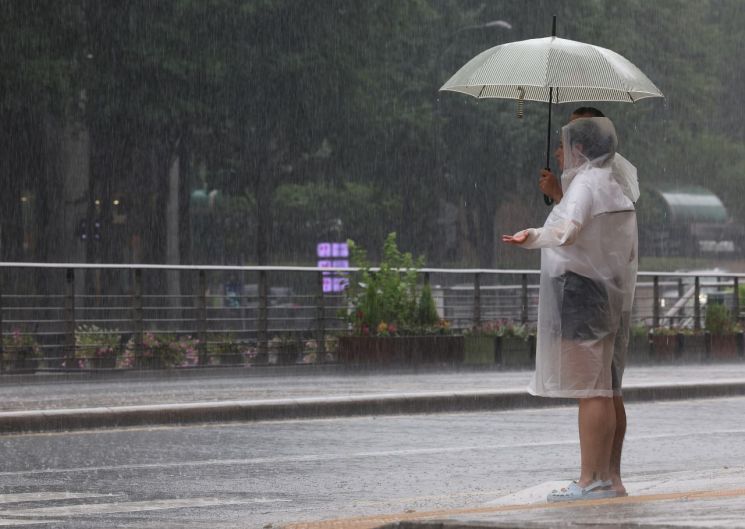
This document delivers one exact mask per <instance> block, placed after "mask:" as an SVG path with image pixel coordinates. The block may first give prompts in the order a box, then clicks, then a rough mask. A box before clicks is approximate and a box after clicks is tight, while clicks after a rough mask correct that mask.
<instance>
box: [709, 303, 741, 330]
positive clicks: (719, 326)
mask: <svg viewBox="0 0 745 529" xmlns="http://www.w3.org/2000/svg"><path fill="white" fill-rule="evenodd" d="M704 328H705V329H706V330H707V331H708V332H710V333H711V334H727V333H730V332H733V331H734V330H735V325H734V322H733V321H732V316H731V315H730V312H729V310H727V307H725V306H724V305H720V304H718V303H711V304H708V305H706V319H705V323H704Z"/></svg>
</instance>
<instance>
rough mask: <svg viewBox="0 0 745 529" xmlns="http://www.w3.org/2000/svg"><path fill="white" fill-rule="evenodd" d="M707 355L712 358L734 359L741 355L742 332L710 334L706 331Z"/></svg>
mask: <svg viewBox="0 0 745 529" xmlns="http://www.w3.org/2000/svg"><path fill="white" fill-rule="evenodd" d="M704 336H705V337H706V356H707V357H708V358H709V359H712V360H734V359H736V358H738V357H740V356H741V354H742V346H743V338H742V333H736V334H735V333H732V334H710V333H706V334H705V335H704Z"/></svg>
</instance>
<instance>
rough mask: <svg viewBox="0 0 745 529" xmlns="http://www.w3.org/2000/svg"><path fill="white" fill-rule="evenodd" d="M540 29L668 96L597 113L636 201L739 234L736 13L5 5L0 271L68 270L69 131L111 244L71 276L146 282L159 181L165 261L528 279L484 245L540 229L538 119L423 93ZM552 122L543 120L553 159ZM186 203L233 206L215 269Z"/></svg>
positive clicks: (734, 4)
mask: <svg viewBox="0 0 745 529" xmlns="http://www.w3.org/2000/svg"><path fill="white" fill-rule="evenodd" d="M554 14H556V15H557V18H558V27H557V32H558V35H559V36H561V37H565V38H569V39H573V40H580V41H586V42H591V43H593V44H597V45H600V46H604V47H607V48H610V49H613V50H615V51H617V52H619V53H621V54H622V55H624V56H625V57H627V58H628V59H630V60H631V61H632V62H633V63H635V64H636V65H638V66H639V67H640V68H641V69H642V70H643V71H644V72H645V73H647V74H648V76H649V77H650V78H651V79H652V80H653V81H654V82H655V83H656V84H657V85H658V86H659V87H660V88H661V89H662V91H663V92H664V93H665V95H666V99H665V101H664V102H662V101H649V100H647V101H642V102H640V103H638V104H635V105H625V104H618V103H614V104H610V103H609V104H602V103H598V104H596V106H599V107H600V108H602V110H603V111H604V112H605V113H606V114H607V115H608V116H609V117H611V118H612V119H613V120H614V122H615V123H616V125H617V129H618V131H619V136H620V142H621V146H620V151H621V152H622V153H623V154H624V155H626V156H627V157H628V158H629V159H630V160H632V162H633V163H635V165H637V167H638V168H639V174H640V180H641V182H642V184H643V186H656V185H658V184H661V183H665V182H679V183H705V185H707V186H708V187H710V188H711V189H712V191H714V192H715V193H716V194H717V195H718V196H720V197H721V198H722V200H723V201H724V203H725V205H726V206H727V207H728V209H729V211H730V213H731V214H732V215H733V217H734V219H735V220H736V221H737V222H740V223H742V222H745V206H744V205H743V203H742V201H740V200H739V197H740V196H742V191H745V187H743V186H745V184H743V183H742V182H743V181H745V180H743V179H742V178H741V176H740V175H741V174H742V171H743V169H745V158H744V157H745V150H744V149H743V146H742V145H743V140H745V125H743V123H745V120H743V119H742V112H741V111H740V110H739V97H740V92H741V90H740V86H741V84H742V83H741V80H742V76H743V73H742V72H743V71H745V64H743V61H745V58H743V56H742V54H740V53H738V51H739V43H740V42H741V41H742V38H743V33H744V32H745V29H743V28H745V25H744V24H743V22H745V5H743V3H742V2H739V1H737V0H701V1H697V2H692V1H687V0H659V1H656V2H647V1H644V0H624V1H612V0H600V1H598V0H524V1H520V2H516V1H510V0H494V1H491V2H483V1H481V0H478V1H477V0H400V1H398V0H397V1H390V0H365V1H362V0H359V1H358V0H354V1H349V0H322V1H318V2H310V1H297V0H252V1H243V0H163V1H159V2H147V1H145V0H132V1H129V2H123V3H121V2H100V1H98V0H69V1H67V2H63V3H59V2H52V1H50V0H8V1H5V2H2V3H0V15H1V16H0V27H1V28H2V30H3V31H2V33H1V35H0V51H2V54H1V55H2V58H1V59H0V83H2V84H1V86H2V90H0V117H1V118H2V120H3V124H4V127H3V129H2V131H1V132H0V149H2V159H3V160H4V161H3V163H2V165H0V171H1V175H2V181H3V183H4V184H5V186H6V188H5V192H4V193H3V196H2V211H1V212H0V220H1V221H2V233H1V234H0V235H1V237H2V246H1V249H2V258H3V259H9V260H23V259H35V260H43V259H46V258H49V257H50V256H52V255H55V256H61V257H57V258H59V259H64V255H63V254H62V253H60V251H58V250H59V248H60V247H63V246H65V245H69V239H70V238H72V237H74V234H72V233H61V231H60V230H61V229H62V228H61V226H63V225H62V224H61V223H58V222H54V220H53V219H54V218H56V217H57V216H60V215H63V216H64V215H66V214H69V213H66V211H67V210H66V209H65V208H68V206H69V205H65V204H59V205H55V204H56V203H57V202H58V197H61V196H64V195H65V192H64V185H67V184H63V183H62V182H65V181H68V180H70V177H69V173H70V172H71V171H72V170H71V169H70V168H69V167H70V164H69V162H68V160H69V159H70V158H71V157H72V156H73V154H71V152H69V150H70V142H69V141H68V136H69V129H70V128H71V127H73V126H74V127H77V128H78V129H79V130H82V131H84V133H85V135H84V136H85V137H87V138H89V144H88V151H87V152H88V156H89V163H88V164H87V169H86V171H87V174H86V175H85V177H86V178H87V180H88V186H87V187H88V190H87V193H86V198H85V201H86V202H87V206H84V207H87V211H88V213H87V215H88V216H89V217H91V216H100V217H101V218H103V219H104V221H105V225H106V226H107V230H109V231H105V232H104V240H103V241H102V242H101V243H100V244H99V245H98V246H96V247H89V251H88V256H87V257H88V259H97V260H102V261H127V260H144V261H151V262H163V261H164V259H165V253H164V248H165V246H166V244H165V242H166V240H167V238H168V236H169V235H168V234H167V233H166V230H165V225H166V221H165V215H166V213H165V212H166V210H167V207H168V201H169V197H170V195H169V193H172V190H170V189H169V171H172V170H173V167H174V163H175V161H178V162H179V165H178V167H179V170H180V186H181V187H180V191H179V200H178V202H179V204H180V208H181V211H180V214H179V219H180V221H181V228H180V232H179V236H180V237H181V239H182V240H181V248H182V261H184V262H190V261H193V260H195V259H204V258H212V259H215V260H220V261H222V262H230V263H235V262H238V261H239V260H242V261H243V262H249V263H252V262H253V263H258V262H260V263H271V262H275V263H278V262H309V261H312V259H313V241H314V240H316V239H321V238H326V237H338V238H339V240H344V239H346V238H348V237H351V238H354V239H355V240H356V241H358V242H359V243H360V244H362V245H364V246H366V247H369V248H375V249H377V248H381V247H382V244H381V243H382V242H383V240H384V239H385V237H386V234H387V233H389V232H391V231H396V232H397V233H398V234H399V239H400V241H401V244H402V245H403V246H405V247H406V248H409V249H411V250H412V251H414V252H416V253H417V254H424V255H426V257H427V259H428V261H429V262H432V263H437V264H445V263H447V264H461V265H480V266H510V265H520V264H527V263H529V262H530V261H529V260H530V259H536V256H535V255H531V256H528V255H527V253H525V252H523V253H520V252H519V251H517V250H514V249H511V248H504V247H501V246H499V245H497V244H496V241H497V235H498V234H499V233H501V232H512V231H514V230H516V229H518V228H523V227H525V226H524V225H522V223H524V222H530V223H535V224H540V223H542V221H543V219H544V218H545V215H546V208H545V207H544V206H543V204H542V197H541V195H540V193H539V192H538V191H537V189H536V180H537V176H538V172H539V170H540V169H541V168H542V166H543V165H544V164H545V159H544V157H545V152H546V151H545V148H546V147H545V138H546V117H547V116H546V112H547V108H546V105H543V104H539V103H526V105H525V117H524V118H523V119H517V118H516V116H515V110H516V106H515V103H514V102H512V101H503V100H495V101H481V102H479V101H476V100H473V99H471V98H468V97H467V96H463V95H461V94H449V93H438V91H437V89H438V88H439V87H440V86H441V85H442V84H443V83H444V82H445V81H446V79H447V78H448V77H449V76H450V75H451V74H452V73H454V72H455V71H456V70H457V69H458V68H459V67H460V66H461V65H462V64H464V63H465V62H466V61H467V60H468V59H469V58H471V57H472V56H474V55H475V54H476V53H478V52H480V51H482V50H484V49H486V48H489V47H492V46H495V45H498V44H501V43H504V42H508V41H514V40H521V39H527V38H535V37H542V36H546V35H548V34H549V32H550V29H551V16H552V15H554ZM497 20H501V21H507V22H508V23H509V25H511V29H508V28H507V26H506V25H505V24H497V25H495V24H492V25H486V24H485V23H487V22H490V21H497ZM571 110H572V108H570V107H567V106H564V105H560V106H558V107H555V108H554V116H553V118H554V121H553V123H554V126H553V127H552V128H553V130H552V133H553V138H554V141H555V140H556V137H557V134H556V133H557V131H558V129H559V127H560V126H561V124H563V122H564V121H565V120H566V119H567V117H568V115H569V113H570V112H571ZM76 130H77V129H76ZM81 137H82V136H81ZM79 145H83V142H82V140H81V143H80V144H79ZM554 168H555V167H554ZM555 169H556V168H555ZM66 174H68V176H67V177H66V176H65V175H66ZM201 189H206V190H208V191H209V190H213V189H217V190H220V192H221V194H222V196H223V197H225V202H224V204H230V207H227V206H224V207H222V209H220V211H219V212H217V211H216V212H215V213H213V215H217V216H219V219H217V220H215V221H214V222H212V223H211V224H210V226H212V228H211V229H213V230H222V231H223V232H224V233H222V234H219V235H217V234H213V237H212V242H213V243H214V242H220V244H221V245H222V249H221V251H219V252H209V253H208V254H205V253H199V252H197V253H192V252H191V250H190V248H195V247H198V246H199V241H196V245H195V244H194V243H195V241H192V240H191V238H193V237H194V234H195V233H198V232H199V231H198V230H195V229H193V227H192V226H190V223H191V222H193V221H194V222H197V221H199V222H201V220H199V219H202V217H199V219H197V217H195V211H194V210H193V208H192V206H191V205H190V196H191V193H192V192H193V191H195V190H201ZM29 196H33V199H34V201H35V202H34V204H35V205H34V209H33V212H34V213H33V215H32V216H34V218H35V222H31V223H30V224H29V221H28V220H26V221H24V218H28V217H29V214H28V211H27V210H23V208H22V207H21V206H20V204H21V198H22V197H26V198H28V197H29ZM241 197H242V198H241ZM99 199H100V203H101V205H100V206H95V205H94V204H95V201H96V200H99ZM115 199H116V200H118V201H119V202H120V203H121V204H123V206H121V207H122V208H123V209H124V210H126V219H127V220H126V223H124V224H120V225H117V226H115V227H114V226H113V225H112V224H111V222H112V219H113V218H114V217H115V216H116V214H117V212H116V211H114V209H113V207H112V205H111V204H112V203H113V200H115ZM644 200H645V198H644V195H643V196H642V199H641V200H640V203H639V209H640V219H641V220H642V222H643V221H644V219H649V220H650V221H651V220H653V219H654V218H655V212H654V211H651V209H652V208H653V207H654V206H653V204H652V202H651V201H650V202H649V203H648V204H646V205H645V202H644ZM24 211H25V213H24ZM199 214H200V215H201V213H199ZM24 215H26V217H24ZM195 219H197V220H195ZM202 220H203V219H202ZM24 223H25V224H24ZM450 225H454V226H455V228H454V229H452V230H448V231H452V233H451V234H446V233H444V230H443V227H444V226H445V227H448V226H450ZM29 226H31V228H29ZM202 227H203V226H202ZM29 229H33V230H34V231H33V234H32V236H29V235H28V233H27V231H28V230H29ZM199 233H201V232H199ZM136 248H141V251H140V252H139V253H138V252H137V251H135V250H136ZM53 249H54V251H53ZM374 257H376V258H379V257H380V256H378V255H375V256H374ZM213 262H214V261H213Z"/></svg>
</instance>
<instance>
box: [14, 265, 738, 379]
mask: <svg viewBox="0 0 745 529" xmlns="http://www.w3.org/2000/svg"><path fill="white" fill-rule="evenodd" d="M356 270H357V269H356V268H317V267H298V266H284V267H281V266H187V265H124V264H72V263H8V262H5V263H0V347H2V348H3V349H4V350H9V349H10V348H11V347H13V346H17V345H18V344H27V345H28V346H29V347H31V346H33V347H35V349H34V351H35V354H36V356H37V359H36V363H37V365H44V366H46V367H48V368H71V367H96V366H100V365H102V359H101V358H99V357H100V356H101V351H104V353H105V352H106V351H107V350H108V349H107V348H117V349H119V350H120V351H125V352H126V351H129V352H130V355H129V357H127V356H126V355H121V354H120V355H119V357H120V359H121V358H122V356H124V365H120V367H132V366H133V365H140V366H142V367H147V366H148V363H147V362H148V358H147V356H146V354H145V352H146V351H148V350H151V349H152V348H154V347H168V345H167V344H165V342H166V341H168V342H170V343H177V344H179V345H178V348H180V349H179V350H177V351H175V352H174V355H175V356H178V357H179V358H180V360H179V361H180V362H181V363H182V364H183V365H206V364H210V363H223V364H224V363H237V364H241V363H244V362H245V361H247V359H248V360H254V361H263V362H270V363H273V362H283V361H287V362H292V363H294V362H296V361H298V360H300V359H302V358H303V357H305V355H311V356H309V357H308V358H313V357H314V358H315V359H319V358H324V357H325V355H326V353H327V348H329V347H331V344H330V341H329V338H330V337H331V336H333V335H335V334H341V333H344V332H346V330H347V328H348V326H347V322H346V321H345V319H344V318H343V317H342V315H341V313H342V312H344V311H345V310H346V308H347V302H346V299H345V297H344V295H343V294H342V293H329V292H324V291H323V286H322V285H323V278H324V275H325V274H328V273H353V272H355V271H356ZM418 273H419V274H421V275H422V276H423V281H426V282H428V283H429V284H430V286H431V288H432V292H433V296H434V298H435V303H436V306H437V308H438V312H439V313H440V315H441V317H443V318H444V319H446V320H448V321H449V322H450V323H451V328H453V329H456V330H457V329H470V328H473V327H474V326H478V325H480V324H482V323H485V322H493V321H502V320H506V321H511V322H516V323H522V324H525V325H528V326H532V325H534V324H535V322H536V320H537V305H538V303H537V301H538V284H539V275H540V272H539V271H538V270H490V269H440V268H424V269H421V270H419V271H418ZM741 277H743V275H738V274H730V273H724V272H718V271H714V272H711V273H709V272H706V273H685V272H679V273H670V272H640V273H639V277H638V282H637V291H636V298H635V304H634V310H633V313H632V324H634V325H644V326H646V327H659V326H670V327H685V326H691V327H693V328H697V329H700V328H702V326H703V313H704V312H703V309H704V307H705V305H706V304H707V303H713V302H717V303H723V304H725V305H727V306H728V308H729V309H730V310H731V311H732V312H733V314H736V315H739V313H740V304H739V296H738V295H735V293H737V292H739V280H740V278H741ZM0 352H7V351H0ZM312 355H315V356H312ZM6 356H7V355H5V354H3V355H2V356H0V357H1V358H6ZM127 362H129V364H127ZM6 364H7V362H6V361H2V362H0V370H5V369H8V366H7V365H6ZM109 367H113V366H110V365H109Z"/></svg>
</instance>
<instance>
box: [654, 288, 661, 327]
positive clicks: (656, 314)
mask: <svg viewBox="0 0 745 529" xmlns="http://www.w3.org/2000/svg"><path fill="white" fill-rule="evenodd" d="M659 326H660V277H659V276H654V277H653V278H652V327H653V328H655V329H656V328H657V327H659Z"/></svg>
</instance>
